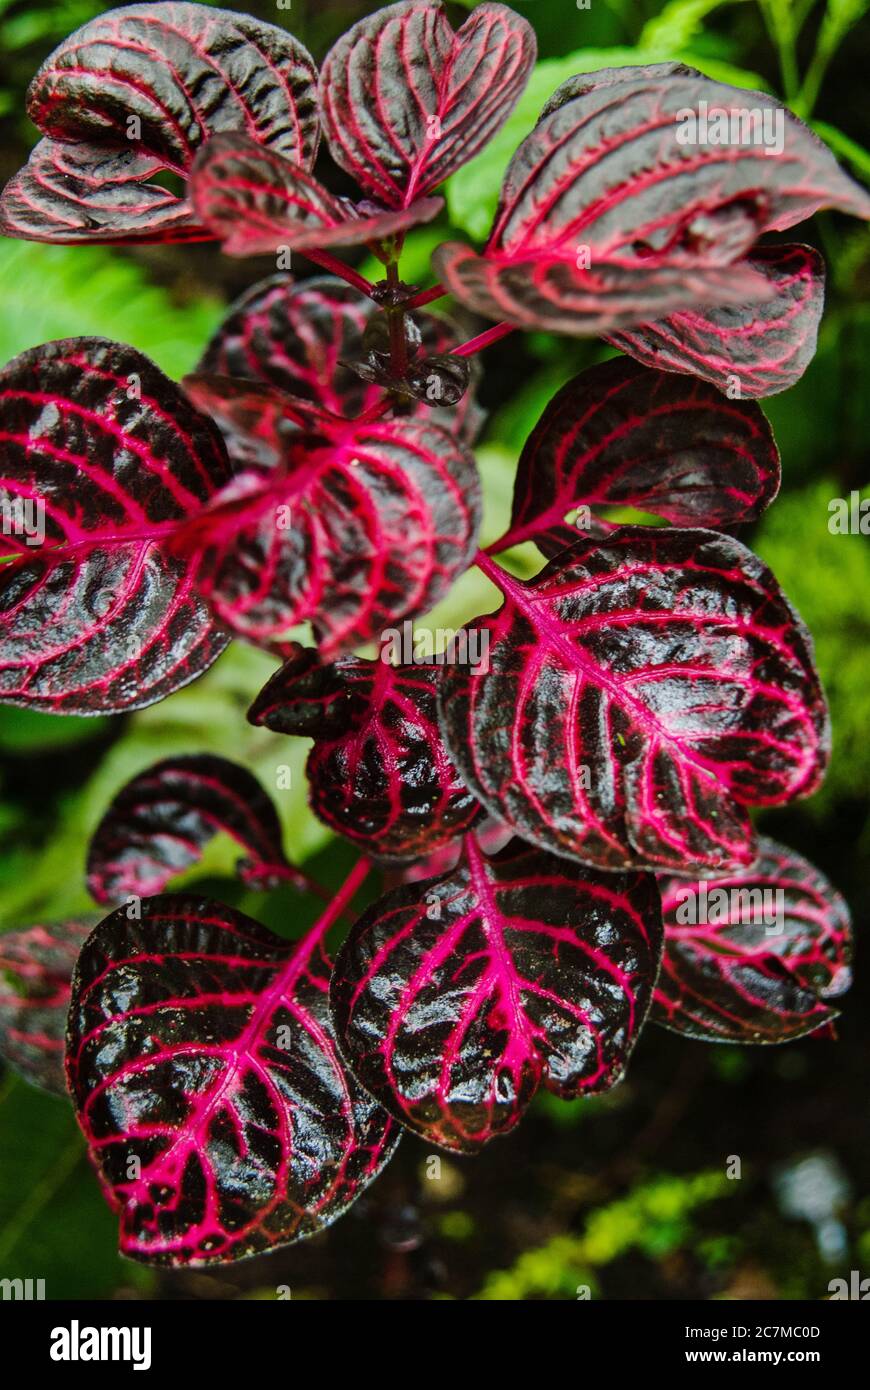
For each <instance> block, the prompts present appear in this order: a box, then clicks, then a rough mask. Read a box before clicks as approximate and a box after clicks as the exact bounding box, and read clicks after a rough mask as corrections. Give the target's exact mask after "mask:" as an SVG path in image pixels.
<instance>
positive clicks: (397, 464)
mask: <svg viewBox="0 0 870 1390" xmlns="http://www.w3.org/2000/svg"><path fill="white" fill-rule="evenodd" d="M224 496H225V499H226V505H227V512H228V521H227V528H228V530H229V532H230V535H231V543H228V542H227V541H226V540H225V539H224V537H222V535H221V531H220V525H219V522H220V514H219V512H217V511H216V513H215V525H214V528H213V532H212V550H211V553H210V565H211V571H210V574H209V576H208V579H207V580H205V581H203V587H204V589H205V591H207V592H208V594H209V596H210V599H211V602H212V604H213V607H214V609H215V611H216V613H217V614H218V615H219V617H220V618H221V620H222V621H224V622H226V623H227V624H228V625H229V626H230V627H232V628H233V629H234V631H236V632H239V633H241V634H242V635H244V636H248V637H250V638H252V639H254V640H256V641H263V640H264V639H266V640H268V639H270V638H272V637H275V636H279V635H281V634H283V633H285V632H286V631H287V630H288V629H289V628H291V627H292V626H294V624H296V623H299V622H303V621H306V620H308V619H310V620H311V621H312V622H313V624H314V627H315V632H316V634H317V637H318V641H319V643H320V646H321V651H322V654H323V655H324V657H326V658H327V659H331V658H332V657H334V656H339V655H342V654H343V653H344V652H347V651H349V650H351V649H352V648H353V647H354V646H357V645H358V644H359V643H361V642H366V641H369V640H370V639H371V638H377V637H378V636H379V635H380V633H381V632H383V630H384V629H385V628H389V627H392V626H394V624H395V623H396V622H398V621H400V620H401V619H403V618H404V617H406V616H409V615H411V614H415V613H420V612H425V611H426V610H427V609H428V608H431V607H432V605H433V604H434V603H435V602H437V600H438V599H439V598H441V597H442V596H443V594H445V593H446V592H447V590H448V589H449V587H450V585H451V584H452V582H453V580H454V578H455V577H456V576H457V575H459V574H461V573H462V572H463V571H464V570H465V569H466V567H467V565H468V563H469V561H470V559H471V556H472V555H473V553H474V547H475V538H476V535H477V529H478V525H479V521H480V509H481V501H480V485H479V481H478V477H477V470H476V468H475V464H474V460H473V458H472V456H471V455H470V454H469V453H468V452H467V450H466V449H465V448H464V447H463V446H462V445H461V444H459V443H458V442H457V441H456V440H455V439H454V438H453V437H452V436H451V434H449V433H448V432H447V430H445V429H443V428H442V427H441V426H439V425H434V424H430V423H427V422H425V421H423V420H417V419H404V420H402V419H399V420H379V421H375V422H373V423H371V424H368V425H365V424H354V422H353V421H334V422H332V423H329V422H324V423H323V429H322V431H321V432H320V433H318V434H306V433H304V432H302V431H297V433H296V434H294V435H291V436H289V437H288V441H287V448H286V451H285V455H284V458H283V460H282V464H281V466H280V467H277V468H275V469H273V470H272V472H271V474H269V475H264V474H263V473H262V472H261V471H257V472H253V471H252V473H251V474H250V475H249V476H248V477H247V478H244V477H240V478H238V479H236V480H235V481H234V482H233V484H232V485H231V487H230V488H229V489H228V490H227V492H226V493H225V494H224ZM219 501H220V499H219ZM245 508H247V512H246V511H245ZM246 518H247V519H246Z"/></svg>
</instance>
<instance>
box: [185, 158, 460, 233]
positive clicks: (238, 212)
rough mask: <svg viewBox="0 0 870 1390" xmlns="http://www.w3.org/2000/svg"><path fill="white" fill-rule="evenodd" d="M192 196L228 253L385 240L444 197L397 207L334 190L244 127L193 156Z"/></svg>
mask: <svg viewBox="0 0 870 1390" xmlns="http://www.w3.org/2000/svg"><path fill="white" fill-rule="evenodd" d="M190 197H191V202H192V203H193V207H194V209H195V211H196V215H197V218H198V219H199V221H200V222H201V223H202V224H203V225H204V226H206V227H208V228H209V230H210V231H211V232H213V233H214V235H215V236H216V237H218V238H219V239H220V240H221V242H222V243H223V250H224V251H225V252H226V254H227V255H228V256H262V255H267V254H268V253H270V252H272V251H278V250H288V251H292V250H304V248H305V247H306V246H313V247H316V248H317V249H318V250H320V249H322V248H324V247H327V246H354V245H356V244H357V243H359V242H371V241H379V240H381V239H382V238H384V237H388V236H393V235H395V233H396V232H401V231H404V230H405V229H406V228H408V227H413V226H415V225H416V223H418V222H431V220H432V218H433V217H436V216H437V215H438V213H439V212H440V211H441V208H442V207H443V206H444V203H443V199H441V198H424V199H418V200H417V201H416V202H414V203H412V204H411V205H410V206H409V207H407V208H403V209H399V210H398V211H391V210H389V209H386V208H381V207H373V206H372V205H371V204H366V203H360V204H353V203H349V202H348V201H347V200H346V199H340V198H336V197H334V196H333V195H332V194H331V193H330V192H328V190H327V189H325V188H324V187H323V185H322V184H320V183H318V182H317V180H316V179H315V178H314V177H313V176H312V175H311V174H309V173H308V172H307V171H306V170H305V169H303V168H302V167H301V166H300V165H298V164H293V163H291V161H290V160H289V159H284V158H282V156H281V155H280V154H276V153H275V152H274V151H273V150H268V149H264V147H263V146H262V145H258V144H257V142H256V141H255V140H250V139H248V137H247V136H245V135H241V134H233V135H216V136H215V137H214V139H213V140H209V142H208V144H207V145H205V146H204V147H203V148H202V149H201V150H200V152H199V154H198V155H197V157H196V160H195V161H194V165H193V172H192V174H191V179H190Z"/></svg>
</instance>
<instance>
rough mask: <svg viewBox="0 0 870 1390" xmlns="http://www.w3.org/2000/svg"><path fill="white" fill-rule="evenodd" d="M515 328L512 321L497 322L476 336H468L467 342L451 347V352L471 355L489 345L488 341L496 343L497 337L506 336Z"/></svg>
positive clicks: (458, 355)
mask: <svg viewBox="0 0 870 1390" xmlns="http://www.w3.org/2000/svg"><path fill="white" fill-rule="evenodd" d="M515 328H516V324H514V323H497V324H495V325H494V326H493V327H492V328H488V329H487V330H486V332H485V333H479V334H478V335H477V337H476V338H470V339H469V341H468V342H467V343H461V344H460V346H459V347H455V348H451V352H452V353H453V356H454V357H472V356H473V355H474V353H476V352H480V351H481V350H482V349H483V348H486V347H489V345H490V343H497V342H498V340H499V338H506V337H507V335H508V333H513V331H514V329H515Z"/></svg>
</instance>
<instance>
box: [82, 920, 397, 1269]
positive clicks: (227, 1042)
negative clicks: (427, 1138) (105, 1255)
mask: <svg viewBox="0 0 870 1390" xmlns="http://www.w3.org/2000/svg"><path fill="white" fill-rule="evenodd" d="M328 980H329V963H328V961H327V960H326V957H325V956H324V954H323V950H322V944H321V931H320V930H319V929H315V930H314V931H313V932H312V933H311V934H310V935H309V936H308V937H306V938H305V939H304V940H303V941H302V942H296V943H294V942H288V941H282V940H280V939H279V938H278V937H276V936H274V935H273V933H272V932H270V931H268V930H267V929H266V928H265V927H262V926H260V924H259V922H254V921H252V920H251V919H250V918H249V917H245V916H243V915H242V913H240V912H236V911H234V910H233V909H232V908H229V907H224V906H223V905H221V904H218V903H210V902H207V901H204V900H202V899H200V898H196V897H187V896H185V897H182V896H173V895H168V896H165V897H157V898H147V899H145V900H144V901H143V903H142V916H141V920H133V921H131V920H129V918H128V917H127V913H126V910H125V909H124V908H119V909H118V910H117V911H116V912H114V913H112V914H111V916H109V917H107V918H106V919H105V921H104V922H102V923H101V925H100V926H99V927H97V929H96V931H95V932H94V933H93V935H92V936H91V937H90V938H89V940H88V942H87V944H86V945H85V948H84V950H83V951H82V954H81V956H80V958H79V963H78V966H77V968H76V973H75V976H74V979H73V1003H72V1007H71V1009H70V1021H69V1033H68V1038H67V1074H68V1077H69V1085H70V1090H71V1092H72V1095H73V1099H74V1101H75V1103H76V1106H77V1109H78V1115H79V1123H80V1124H81V1126H82V1129H83V1130H84V1133H85V1136H86V1138H87V1140H88V1143H89V1145H90V1149H91V1153H92V1155H93V1158H94V1160H95V1162H96V1163H97V1165H98V1167H99V1169H100V1172H101V1175H102V1177H103V1181H104V1183H105V1185H106V1188H107V1190H108V1191H109V1192H110V1193H111V1194H112V1197H113V1200H114V1202H115V1204H116V1205H117V1207H118V1211H119V1216H120V1223H121V1234H120V1247H121V1250H122V1252H123V1253H124V1254H125V1255H127V1256H129V1257H130V1258H132V1259H137V1260H145V1261H147V1262H149V1263H152V1264H169V1265H183V1264H200V1265H201V1264H209V1263H219V1262H222V1261H227V1260H236V1259H242V1258H244V1257H245V1256H247V1255H255V1254H258V1253H260V1252H262V1251H265V1250H271V1249H273V1248H274V1247H276V1246H279V1245H286V1244H288V1243H289V1242H291V1241H294V1240H299V1239H301V1238H302V1237H303V1236H307V1235H312V1234H314V1233H315V1232H316V1231H319V1230H322V1228H323V1227H324V1226H328V1225H329V1224H330V1222H332V1221H334V1220H336V1218H337V1217H339V1216H341V1215H342V1213H343V1212H344V1211H346V1210H347V1208H348V1206H349V1205H350V1203H351V1202H352V1201H354V1199H355V1198H356V1197H358V1196H359V1194H360V1192H361V1191H362V1190H363V1188H364V1187H366V1185H367V1184H368V1183H369V1182H371V1180H372V1179H373V1178H374V1177H376V1176H377V1174H378V1173H379V1171H380V1170H381V1168H382V1167H383V1165H384V1164H385V1163H386V1162H387V1160H388V1159H389V1158H390V1156H391V1154H392V1152H393V1150H394V1149H395V1146H396V1143H397V1142H398V1137H399V1131H398V1129H397V1126H396V1125H395V1124H394V1123H393V1122H392V1121H391V1120H390V1118H389V1116H388V1115H387V1114H386V1113H385V1111H383V1110H382V1109H381V1108H380V1107H379V1106H378V1105H376V1104H375V1102H374V1101H373V1100H372V1099H371V1098H370V1097H369V1096H368V1095H367V1094H366V1092H364V1091H363V1090H362V1088H361V1087H360V1086H359V1085H358V1084H357V1083H356V1082H355V1081H354V1080H353V1078H352V1077H350V1076H349V1075H348V1073H347V1072H346V1071H345V1069H344V1066H343V1064H342V1062H341V1060H340V1058H339V1054H338V1050H337V1048H336V1044H335V1039H334V1035H333V1030H332V1024H331V1021H330V1016H329V1009H328V1000H327V986H328Z"/></svg>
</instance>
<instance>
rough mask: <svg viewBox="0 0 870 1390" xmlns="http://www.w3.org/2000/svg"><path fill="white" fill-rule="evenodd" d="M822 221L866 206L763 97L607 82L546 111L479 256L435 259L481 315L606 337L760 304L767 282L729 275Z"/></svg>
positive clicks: (630, 75)
mask: <svg viewBox="0 0 870 1390" xmlns="http://www.w3.org/2000/svg"><path fill="white" fill-rule="evenodd" d="M708 113H709V119H710V121H713V119H714V117H715V116H716V114H717V113H719V114H720V115H721V117H722V119H723V120H724V121H725V122H726V126H727V128H728V138H727V140H726V141H724V142H723V141H721V140H720V139H719V138H718V136H717V134H711V131H710V129H709V128H708V125H707V124H705V122H706V121H707V118H708ZM732 123H733V127H734V128H733V133H732V130H731V127H732ZM768 134H770V136H771V139H770V140H769V139H768V138H767V137H768ZM771 141H775V142H776V144H777V145H778V146H780V148H778V149H777V150H776V151H774V146H773V144H772V143H771ZM822 207H838V208H841V209H843V210H844V211H846V212H851V213H854V214H855V215H856V216H860V217H865V218H866V217H868V216H870V196H868V194H866V193H865V192H864V191H863V190H862V189H861V188H860V187H859V186H858V185H857V184H855V183H853V182H852V180H851V179H849V178H848V177H847V176H846V175H845V174H844V173H843V172H842V170H841V169H840V168H839V167H838V166H837V164H836V162H835V160H834V158H833V156H832V155H831V154H830V152H829V151H828V150H827V149H826V147H825V146H824V145H823V144H822V142H821V141H820V140H819V139H818V138H817V137H816V136H815V135H813V134H812V133H811V132H810V131H809V130H808V129H807V128H806V127H805V126H804V125H802V124H801V122H800V121H798V120H797V118H796V117H794V116H793V115H792V114H791V113H790V112H788V111H785V110H784V109H782V108H779V107H777V106H776V104H775V102H774V101H773V100H772V98H770V97H765V96H762V95H761V94H760V93H757V92H751V93H748V92H746V91H743V90H741V89H739V88H736V87H728V86H725V85H723V84H722V83H718V82H714V81H711V80H710V79H709V78H705V77H701V76H700V74H698V73H693V72H692V71H691V70H689V69H686V68H675V66H674V65H673V64H662V65H660V66H659V67H651V68H640V69H635V68H625V69H623V70H621V71H620V70H619V69H615V70H609V71H608V72H606V73H601V74H593V75H592V76H591V78H578V79H575V80H574V81H572V82H569V83H566V84H565V85H564V87H563V88H560V90H559V92H557V93H556V95H555V97H554V98H553V99H552V101H551V102H550V103H549V105H548V106H547V107H546V108H545V111H544V114H543V115H542V117H541V119H540V120H539V122H538V124H537V126H536V127H535V129H534V130H533V131H532V133H531V134H530V135H529V136H528V137H527V138H526V140H525V141H524V142H523V143H522V145H521V146H520V147H519V149H518V150H517V153H516V154H515V156H514V158H513V160H512V161H511V164H510V166H509V167H508V171H507V174H506V176H505V181H504V184H503V187H502V194H501V201H500V204H499V209H498V212H497V214H496V219H495V223H494V225H493V230H492V233H491V236H490V239H489V242H488V245H487V247H486V250H485V252H484V255H483V256H482V257H479V256H476V255H475V254H474V252H472V251H471V250H470V249H469V248H468V247H462V246H458V245H455V244H453V245H451V244H448V245H447V246H444V247H441V248H440V249H439V251H438V252H436V257H435V259H436V264H437V265H438V268H439V270H440V273H441V277H442V279H443V280H444V281H445V283H446V284H447V286H448V288H449V289H450V290H451V291H452V292H453V293H454V294H455V295H456V296H457V297H458V298H459V299H461V300H463V301H464V302H465V303H467V304H469V305H471V306H472V307H473V308H476V309H478V310H479V311H480V312H481V313H484V314H488V315H490V316H491V317H496V318H500V319H505V320H508V321H510V322H512V323H517V324H519V325H520V326H523V327H536V326H537V327H542V328H549V329H552V330H554V331H557V332H558V331H562V332H568V333H571V332H574V333H612V332H614V331H618V330H619V329H620V328H626V327H631V326H632V325H633V324H637V323H648V322H653V321H654V320H657V319H659V318H662V317H666V316H669V315H670V314H672V313H674V312H676V311H679V310H683V309H685V310H691V309H694V308H696V307H697V305H699V304H701V305H723V304H738V305H741V304H747V303H751V302H756V303H757V302H760V301H762V300H766V299H769V298H772V297H773V298H775V297H776V294H777V285H776V283H775V282H770V280H769V277H768V276H767V275H766V274H764V273H761V272H760V271H759V270H757V269H755V268H753V266H752V265H751V264H750V263H746V262H741V263H740V264H739V265H736V264H734V263H735V262H738V261H739V260H740V257H741V256H745V255H746V253H747V252H748V251H749V250H750V249H751V247H752V245H753V243H754V242H755V241H756V239H757V238H758V237H759V236H760V235H761V234H762V233H763V232H765V231H773V230H782V229H784V228H786V227H790V226H792V225H793V224H794V223H795V222H799V221H801V220H802V219H803V218H805V217H809V216H810V215H811V213H813V212H815V211H816V210H817V209H818V208H822ZM726 266H727V267H729V269H728V270H727V271H726V270H725V269H724V267H726ZM680 299H682V302H681V303H678V302H677V301H678V300H680ZM667 301H672V303H671V307H670V308H669V309H667V310H664V309H663V308H662V307H661V306H663V305H664V303H666V302H667ZM657 302H658V306H659V307H656V303H657Z"/></svg>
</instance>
